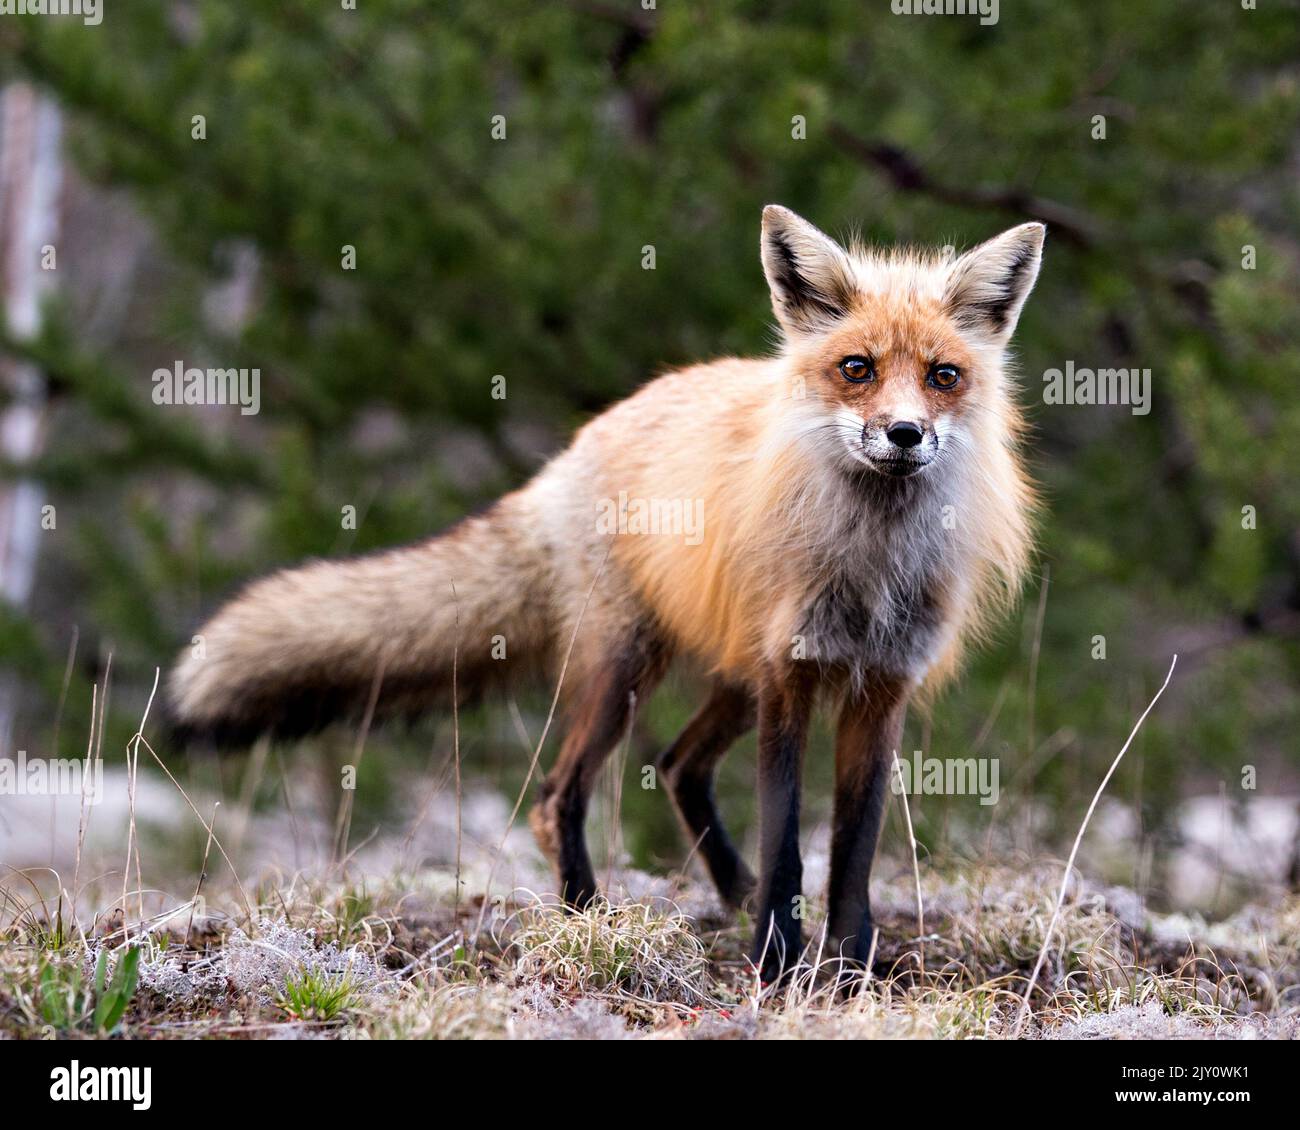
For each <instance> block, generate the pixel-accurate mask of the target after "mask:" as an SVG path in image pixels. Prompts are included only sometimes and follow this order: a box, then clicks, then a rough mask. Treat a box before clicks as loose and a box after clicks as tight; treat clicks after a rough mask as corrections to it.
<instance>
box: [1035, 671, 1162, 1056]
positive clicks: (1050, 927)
mask: <svg viewBox="0 0 1300 1130" xmlns="http://www.w3.org/2000/svg"><path fill="white" fill-rule="evenodd" d="M1177 666H1178V656H1176V655H1175V656H1174V657H1173V660H1172V662H1171V663H1170V664H1169V671H1168V673H1167V674H1166V675H1165V681H1164V682H1163V683H1161V684H1160V689H1159V690H1158V691H1156V693H1155V697H1154V698H1152V699H1151V701H1150V702H1149V703H1147V708H1146V709H1145V710H1144V711H1142V715H1141V717H1140V718H1138V720H1137V722H1136V723H1135V724H1134V726H1133V730H1132V732H1131V733H1130V734H1129V736H1128V741H1126V742H1125V743H1124V746H1123V748H1122V749H1121V750H1120V751H1119V753H1118V754H1116V755H1115V760H1114V761H1112V762H1111V763H1110V768H1109V769H1107V770H1106V775H1105V776H1104V777H1103V778H1102V779H1101V784H1100V785H1098V786H1097V791H1096V792H1095V793H1094V794H1093V797H1092V803H1091V804H1089V805H1088V811H1087V812H1086V813H1084V817H1083V823H1082V824H1080V825H1079V832H1078V835H1076V836H1075V837H1074V846H1073V847H1072V848H1071V849H1070V857H1069V859H1067V860H1066V861H1065V874H1064V875H1063V876H1062V877H1061V889H1060V891H1058V892H1057V895H1056V908H1055V909H1054V910H1053V911H1052V918H1051V921H1049V922H1048V924H1047V932H1046V934H1045V935H1044V937H1043V948H1042V950H1040V951H1039V954H1038V960H1037V962H1035V963H1034V971H1033V973H1032V974H1030V977H1029V984H1028V985H1027V986H1026V987H1025V996H1024V999H1023V1000H1022V1001H1021V1003H1020V1015H1019V1016H1018V1017H1017V1018H1016V1027H1015V1033H1014V1034H1015V1035H1017V1036H1018V1035H1019V1034H1020V1032H1021V1030H1022V1029H1023V1028H1024V1025H1025V1021H1026V1020H1027V1019H1028V1018H1029V1000H1030V997H1032V996H1033V992H1034V986H1035V985H1036V984H1037V983H1038V975H1039V973H1041V972H1042V970H1043V962H1045V961H1046V960H1047V951H1048V949H1049V947H1050V946H1051V944H1052V931H1054V930H1055V929H1056V923H1057V921H1058V920H1059V919H1060V916H1061V906H1062V904H1063V903H1064V902H1065V892H1066V889H1067V887H1068V886H1069V885H1070V874H1071V872H1072V871H1073V870H1074V860H1075V857H1076V856H1077V855H1078V854H1079V845H1080V844H1081V843H1083V834H1084V832H1086V831H1087V830H1088V823H1089V821H1091V820H1092V814H1093V811H1094V810H1095V809H1096V807H1097V802H1098V801H1100V800H1101V794H1102V793H1103V792H1105V790H1106V786H1107V785H1108V784H1109V783H1110V779H1111V777H1112V776H1114V774H1115V770H1116V769H1118V768H1119V763H1120V762H1121V761H1123V760H1124V755H1125V754H1126V753H1128V748H1129V746H1131V745H1132V744H1133V739H1134V738H1135V737H1137V733H1138V731H1139V730H1140V729H1141V728H1142V723H1143V722H1145V721H1146V720H1147V715H1148V714H1150V713H1151V711H1152V709H1153V708H1154V707H1155V704H1156V703H1157V702H1159V701H1160V696H1161V695H1162V694H1164V693H1165V688H1166V687H1167V686H1169V680H1170V679H1172V678H1173V677H1174V668H1175V667H1177Z"/></svg>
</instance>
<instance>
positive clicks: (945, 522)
mask: <svg viewBox="0 0 1300 1130" xmlns="http://www.w3.org/2000/svg"><path fill="white" fill-rule="evenodd" d="M1044 235H1045V229H1044V227H1043V225H1041V224H1037V223H1029V224H1022V225H1020V226H1019V227H1015V228H1012V229H1010V230H1009V231H1007V232H1004V233H1003V234H1002V235H999V236H997V237H996V238H994V239H992V240H990V241H988V242H987V243H984V244H982V245H980V246H978V247H976V248H974V249H973V250H971V251H968V252H966V253H965V254H963V255H960V256H956V255H953V254H950V253H925V252H916V251H892V252H877V251H872V250H869V249H866V248H863V247H860V246H856V245H854V246H851V247H849V248H845V247H843V246H841V245H840V244H838V243H836V242H835V241H834V240H832V239H831V238H829V237H828V236H826V235H825V234H823V233H822V232H821V231H819V230H818V229H817V228H815V227H813V226H812V225H811V224H810V223H808V222H807V221H805V220H803V219H801V218H800V217H799V216H796V215H795V214H794V213H793V212H790V211H788V210H787V209H785V208H782V207H779V206H776V205H770V206H768V207H767V208H766V209H765V210H764V212H763V223H762V236H761V242H760V246H761V256H762V264H763V270H764V272H765V274H766V276H767V282H768V285H769V288H770V290H771V296H772V305H773V308H774V311H775V314H776V318H777V321H778V323H779V326H780V330H781V345H780V347H779V349H778V350H777V351H776V353H775V355H774V356H771V357H767V358H761V359H738V358H727V359H724V360H720V361H714V362H711V363H709V364H702V365H696V366H693V367H691V368H687V369H681V370H678V371H675V372H670V373H667V374H666V375H664V376H661V377H659V378H658V379H656V380H653V381H651V382H650V383H649V384H647V385H645V386H644V387H643V388H642V389H641V390H640V391H638V392H636V393H635V394H634V395H632V396H630V397H629V398H628V399H626V400H624V401H622V402H621V403H619V404H616V405H614V406H613V407H612V408H610V409H608V410H607V411H605V412H604V413H603V414H601V415H599V416H597V417H596V418H595V419H593V420H591V421H590V422H589V423H587V424H586V425H585V426H584V427H583V428H582V429H581V430H580V431H579V432H578V434H577V436H576V437H575V439H574V440H573V443H572V444H571V445H570V446H569V448H568V449H567V450H565V451H564V452H562V453H561V454H559V455H557V456H556V457H555V458H553V459H552V460H551V461H550V462H549V463H548V464H547V465H546V466H545V467H544V468H543V469H542V470H541V471H540V472H539V473H538V474H537V476H536V477H535V478H534V479H533V480H532V481H531V482H529V483H528V484H527V485H526V486H524V487H523V488H521V489H520V490H517V491H515V492H513V493H511V494H508V495H506V496H505V497H503V498H502V499H500V500H499V501H498V502H497V503H496V504H495V505H494V506H492V508H491V509H490V510H488V511H487V512H486V513H484V514H482V515H480V516H476V517H470V518H466V519H465V520H464V521H462V522H461V523H460V524H458V525H456V526H454V527H453V528H452V529H451V530H450V531H448V532H446V533H444V534H442V535H440V536H438V537H434V538H432V539H430V540H427V541H424V542H422V543H419V544H416V545H413V546H410V547H407V548H401V549H394V550H391V551H388V552H383V553H378V554H375V555H372V556H366V557H360V558H356V559H353V560H344V561H315V562H312V563H309V564H306V565H303V566H300V567H298V568H295V569H290V570H287V571H284V572H280V573H276V574H274V575H272V576H270V577H266V578H264V579H262V580H259V581H257V582H255V583H253V584H252V585H250V586H249V587H248V588H247V589H246V590H244V591H243V592H242V593H241V594H240V595H239V596H237V597H236V598H235V599H234V600H232V601H231V602H230V603H229V604H227V605H226V606H225V607H223V608H222V609H221V610H220V611H218V612H217V613H216V615H215V616H213V618H212V619H211V620H209V621H208V622H207V624H206V625H205V626H204V627H202V628H201V629H200V636H201V638H202V640H203V647H202V648H201V649H195V650H194V651H193V652H191V653H189V654H187V655H185V656H184V657H183V658H182V659H181V660H180V662H179V664H178V665H177V667H176V669H175V671H174V672H173V673H172V675H171V679H170V699H171V709H172V713H173V715H174V717H175V719H176V721H177V724H178V725H179V727H180V729H181V730H182V731H184V732H186V733H188V734H190V735H207V736H208V737H209V738H213V739H216V740H218V741H224V742H226V743H230V742H245V741H248V740H250V739H251V738H253V737H255V736H257V735H259V734H262V733H270V734H272V735H276V736H280V737H291V736H295V735H301V734H304V733H307V732H309V731H312V730H314V729H316V728H318V727H321V726H323V725H325V724H326V723H328V722H330V721H332V720H334V719H337V718H341V717H349V716H351V717H355V716H356V715H357V714H358V713H360V712H361V711H362V710H364V709H365V708H366V707H367V705H368V704H369V703H370V702H371V701H374V702H375V703H376V704H377V706H378V709H379V711H380V712H384V713H407V714H410V713H418V712H420V711H423V710H427V709H430V708H432V707H435V706H439V705H447V704H449V702H450V694H451V685H452V667H453V657H455V663H456V686H457V689H458V693H459V695H460V696H461V697H462V698H468V697H470V696H472V695H475V694H477V693H479V692H482V691H484V690H486V689H488V688H489V687H491V686H492V685H493V684H495V683H500V682H507V683H508V682H510V681H511V680H514V679H518V678H521V677H523V676H526V675H528V674H530V673H531V674H533V675H547V676H549V677H550V678H551V679H555V678H556V677H557V676H558V674H559V672H560V670H561V668H562V667H563V668H564V671H565V674H564V678H563V682H562V703H563V717H564V719H565V722H566V724H567V733H566V736H565V738H564V742H563V746H562V748H561V750H560V753H559V757H558V758H557V760H556V762H555V765H554V766H553V768H552V769H551V771H550V773H549V774H548V775H547V776H546V778H545V781H544V782H543V783H542V785H541V787H540V791H539V796H538V798H537V801H536V805H535V807H534V808H533V810H532V812H531V815H530V823H531V824H532V827H533V829H534V832H535V834H536V836H537V839H538V842H539V843H540V845H541V847H542V849H543V850H544V851H545V853H546V854H547V856H548V857H549V858H550V859H551V860H552V861H553V863H554V865H555V868H556V872H557V881H558V884H559V888H560V891H561V892H562V894H563V896H564V897H565V898H566V899H567V900H568V901H569V902H570V903H571V904H574V905H578V906H581V905H583V904H585V903H586V902H587V901H588V900H589V899H590V898H591V897H592V896H593V895H594V894H595V893H596V879H595V876H594V874H593V872H592V865H591V861H590V858H589V857H588V853H587V847H586V843H585V839H584V833H583V822H584V816H585V814H586V811H587V804H588V799H589V797H590V795H591V791H592V787H593V784H594V783H595V781H596V778H597V775H598V771H599V770H600V767H601V765H602V763H603V762H604V761H605V759H606V757H607V756H608V755H609V753H610V752H611V750H612V749H613V748H614V747H615V746H616V744H617V743H618V741H619V739H620V737H621V735H622V734H623V732H624V730H625V727H626V726H627V724H628V720H629V712H630V710H631V704H632V702H633V701H634V700H641V701H644V700H645V698H646V697H648V696H649V695H650V693H651V692H652V691H653V689H654V687H655V685H656V684H657V683H658V682H659V680H660V679H661V677H662V676H663V675H664V672H665V670H666V668H667V667H668V666H669V664H670V663H671V662H672V660H673V659H674V658H675V657H684V658H690V659H693V660H694V661H695V662H696V663H697V664H698V665H700V666H702V667H703V669H705V670H706V671H707V672H708V673H709V677H710V679H711V692H710V694H709V697H708V700H707V701H706V702H705V703H704V705H703V706H702V707H701V708H700V709H699V711H698V713H697V714H696V715H695V716H694V717H693V718H692V719H691V720H690V722H689V723H688V724H687V726H686V728H685V730H684V731H683V732H682V734H681V735H680V737H678V738H677V740H676V741H675V742H673V744H672V745H671V747H670V748H669V749H668V750H667V751H666V752H665V753H664V754H663V755H662V757H661V758H660V761H659V765H660V771H661V777H662V779H663V780H664V781H665V782H666V784H667V787H668V791H669V793H670V795H671V797H672V801H673V804H674V806H675V808H676V810H677V813H678V815H679V816H680V819H681V822H682V824H683V825H684V827H685V831H686V834H687V836H688V837H689V839H690V841H691V843H693V844H698V847H699V851H700V854H701V856H702V858H703V860H704V861H705V863H706V865H707V867H708V870H709V872H710V875H711V877H712V879H713V881H714V883H715V884H716V886H717V889H718V891H719V893H720V895H721V896H722V898H723V899H724V900H725V901H726V902H728V903H730V904H732V905H735V906H739V905H741V904H742V903H743V902H745V900H747V899H749V898H750V897H751V896H754V897H755V899H756V902H755V903H754V905H755V906H756V909H757V923H758V927H757V934H756V938H755V943H754V954H755V960H756V961H761V964H762V969H763V973H764V974H765V975H767V976H769V977H770V976H775V975H779V974H781V973H782V972H783V971H788V969H789V968H791V967H792V966H793V964H794V963H795V962H796V960H797V958H798V956H799V954H800V951H801V945H802V938H801V927H800V919H801V917H802V915H801V914H800V913H799V911H798V906H799V902H800V894H801V891H800V885H801V878H802V864H801V861H800V855H799V794H800V770H801V762H802V756H803V748H804V742H805V736H806V733H807V729H808V723H809V716H810V713H811V711H812V709H813V706H814V702H815V700H816V699H817V697H818V695H819V694H820V695H821V696H822V697H824V698H827V699H829V700H831V701H832V702H834V703H835V704H836V706H837V708H838V711H839V715H838V727H837V734H836V741H835V797H834V818H833V831H832V845H831V868H830V884H829V893H828V922H827V928H828V934H829V937H830V938H831V939H832V941H833V943H834V944H835V945H836V946H838V947H839V952H840V953H841V954H842V955H843V956H844V957H845V958H847V959H850V960H856V961H863V960H865V959H866V958H867V956H868V953H869V950H870V944H871V939H872V933H873V929H872V921H871V911H870V905H869V900H868V885H869V878H870V873H871V862H872V857H873V855H874V854H875V849H876V841H877V839H878V835H879V830H880V824H881V817H882V812H883V806H884V800H885V791H886V781H887V775H888V771H889V767H890V765H891V752H892V751H893V749H894V748H895V747H896V745H897V744H898V741H899V740H900V735H901V729H902V725H903V718H904V713H905V711H906V708H907V705H908V702H909V700H910V699H911V698H912V697H913V696H914V695H917V694H920V695H922V696H930V695H932V694H933V692H934V691H935V690H936V689H937V688H938V687H939V686H940V685H941V684H942V683H943V682H944V681H945V680H947V679H948V678H949V677H950V676H951V675H952V674H953V672H954V671H955V670H956V669H957V667H958V665H959V661H960V656H961V654H962V651H963V648H964V647H965V646H966V645H967V644H968V643H969V642H970V641H971V640H973V639H977V638H978V637H979V636H980V635H981V632H982V631H983V629H984V628H985V627H986V626H987V625H988V624H989V623H990V622H991V619H992V617H993V615H995V614H996V613H997V611H998V610H999V609H1000V608H1005V607H1006V606H1007V605H1008V604H1009V603H1010V602H1011V601H1013V600H1014V598H1015V596H1016V594H1017V592H1018V590H1019V586H1020V583H1021V579H1022V576H1023V574H1024V571H1025V569H1026V566H1027V560H1028V557H1029V555H1030V552H1031V526H1032V514H1033V510H1034V506H1035V498H1034V493H1033V488H1032V485H1031V483H1030V482H1029V479H1028V477H1027V475H1026V473H1025V471H1024V470H1023V468H1022V466H1021V463H1020V457H1019V455H1018V449H1019V445H1020V439H1021V432H1022V420H1021V416H1020V413H1019V411H1018V409H1017V407H1016V404H1015V400H1014V397H1013V392H1012V388H1011V380H1010V378H1009V376H1008V373H1007V363H1006V351H1007V345H1008V341H1009V339H1010V337H1011V334H1012V331H1013V329H1014V328H1015V325H1016V321H1017V319H1018V317H1019V314H1020V310H1021V307H1022V306H1023V304H1024V302H1025V299H1026V297H1027V296H1028V294H1029V291H1030V289H1031V288H1032V286H1033V284H1034V281H1035V279H1036V278H1037V276H1038V269H1039V265H1040V261H1041V256H1042V246H1043V239H1044ZM665 502H667V503H670V505H668V506H667V507H662V506H661V508H660V510H659V511H654V509H653V508H654V506H655V505H658V504H662V503H665ZM646 508H650V510H651V518H652V519H653V518H655V517H662V515H663V514H664V513H668V514H669V515H670V516H672V515H676V516H678V517H681V516H682V515H684V514H685V515H690V514H695V515H698V516H699V517H700V518H701V519H702V521H700V522H699V524H698V528H696V529H694V530H691V529H681V528H676V527H678V526H681V525H682V523H681V522H676V523H675V522H672V521H669V522H667V523H664V522H656V521H648V520H647V518H646V512H645V511H646ZM665 524H666V525H667V526H668V527H669V528H667V529H662V528H660V529H655V528H654V527H655V526H656V525H660V526H662V525H665ZM647 525H648V526H649V527H650V528H649V529H647V528H645V527H646V526H647ZM566 660H567V667H565V666H564V665H565V663H566ZM755 723H757V726H758V770H757V787H758V801H759V820H760V846H759V861H758V871H759V874H758V877H757V879H755V877H754V876H753V874H752V873H751V872H750V870H749V868H748V867H747V866H746V865H745V862H744V861H743V860H742V859H741V857H740V855H739V854H738V852H737V850H736V848H735V846H734V845H733V844H732V842H731V840H730V839H729V838H728V836H727V832H726V830H725V829H724V827H723V823H722V819H721V817H720V816H719V814H718V811H717V808H716V806H715V802H714V798H713V776H714V771H715V769H716V768H717V765H718V763H719V761H720V759H721V758H722V756H723V755H724V754H725V753H726V751H727V748H728V747H729V746H730V745H731V744H732V743H733V742H734V741H735V740H736V739H737V738H738V737H740V736H741V735H743V734H744V733H746V732H747V731H748V730H749V729H750V728H751V727H752V726H754V724H755Z"/></svg>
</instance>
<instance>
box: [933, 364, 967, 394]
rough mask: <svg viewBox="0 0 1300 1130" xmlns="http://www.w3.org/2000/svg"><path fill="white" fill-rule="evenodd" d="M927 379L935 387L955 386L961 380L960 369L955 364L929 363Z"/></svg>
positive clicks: (947, 387) (946, 387)
mask: <svg viewBox="0 0 1300 1130" xmlns="http://www.w3.org/2000/svg"><path fill="white" fill-rule="evenodd" d="M928 379H929V382H930V384H932V385H934V387H935V388H942V389H949V388H956V387H957V382H958V381H960V380H961V370H960V369H958V368H957V366H956V365H931V366H930V375H929V378H928Z"/></svg>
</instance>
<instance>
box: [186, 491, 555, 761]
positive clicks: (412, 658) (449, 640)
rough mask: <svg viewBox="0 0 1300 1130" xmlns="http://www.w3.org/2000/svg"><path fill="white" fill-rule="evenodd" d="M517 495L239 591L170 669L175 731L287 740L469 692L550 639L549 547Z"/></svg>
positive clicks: (542, 658) (536, 655)
mask: <svg viewBox="0 0 1300 1130" xmlns="http://www.w3.org/2000/svg"><path fill="white" fill-rule="evenodd" d="M533 527H534V523H532V522H530V521H529V516H528V515H527V514H526V513H524V506H523V500H522V499H521V497H520V496H519V495H509V496H507V497H506V498H503V499H502V500H501V501H500V502H498V503H497V504H496V505H495V506H493V507H492V509H491V510H489V511H487V512H486V513H484V514H482V515H479V516H476V517H472V518H467V519H465V520H464V521H463V522H460V523H459V524H458V525H456V526H454V527H452V528H451V529H450V530H448V531H447V532H446V533H443V534H441V535H439V536H438V537H434V538H431V539H429V540H428V541H424V542H420V543H418V544H416V545H412V546H407V547H405V548H401V549H394V550H390V551H387V552H383V553H376V554H371V555H368V556H364V557H357V558H353V559H350V560H342V561H313V562H311V563H309V564H306V565H303V566H301V567H299V568H295V569H288V570H285V571H283V572H280V573H275V574H273V575H271V576H269V577H265V578H263V579H262V580H259V581H256V582H254V583H253V584H251V585H249V586H248V588H246V589H245V590H244V591H243V592H242V593H240V594H239V595H238V596H236V597H235V598H234V599H233V600H231V601H230V602H229V603H228V604H226V605H225V606H224V607H223V608H221V609H220V610H219V611H218V612H217V613H216V614H215V615H214V616H213V617H212V618H211V619H210V620H209V621H208V622H207V623H206V624H205V625H203V627H202V628H200V629H199V631H198V633H197V634H196V637H195V639H194V641H193V643H192V645H191V647H190V649H189V650H188V651H187V652H186V653H184V654H183V655H182V657H181V659H180V661H179V662H178V663H177V665H176V667H175V669H174V670H173V672H172V674H171V677H170V680H169V684H168V692H169V708H170V709H169V713H170V716H171V722H172V725H173V727H174V730H175V733H176V736H177V738H178V739H180V740H181V741H182V742H184V741H192V740H198V741H203V740H207V741H211V742H214V743H216V744H218V745H230V744H244V743H247V742H249V741H250V740H252V739H253V738H255V737H257V736H259V735H261V734H271V735H272V736H277V737H296V736H300V735H302V734H306V733H310V732H311V731H313V730H317V729H319V728H320V727H322V726H324V725H326V724H328V723H330V722H332V721H335V720H339V719H347V718H357V717H360V716H361V715H363V714H364V712H365V710H366V709H367V707H368V705H369V703H370V701H371V699H372V697H373V698H374V701H375V704H376V708H377V713H378V714H379V715H381V716H387V715H392V714H403V713H405V714H416V713H419V712H421V711H423V710H426V709H428V708H429V707H431V706H435V705H438V704H439V703H449V702H450V700H451V688H452V681H453V680H452V667H453V661H454V663H455V675H456V679H455V683H456V687H457V692H458V697H459V698H461V699H466V698H469V697H472V696H473V695H475V694H476V693H477V692H479V691H481V690H483V689H484V688H485V686H486V685H487V684H489V683H492V682H494V681H496V680H498V679H502V680H506V679H510V678H512V677H513V676H515V675H516V674H518V673H520V669H521V668H527V667H533V668H538V667H543V666H544V665H545V662H546V658H547V654H548V650H549V648H550V645H551V637H552V631H551V625H550V623H549V621H550V614H549V607H548V602H547V594H548V593H549V592H550V584H549V579H548V573H549V570H548V567H547V561H546V559H545V552H544V550H543V547H542V546H541V544H540V543H539V542H538V541H537V540H536V539H535V538H534V536H533V534H532V530H533Z"/></svg>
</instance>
